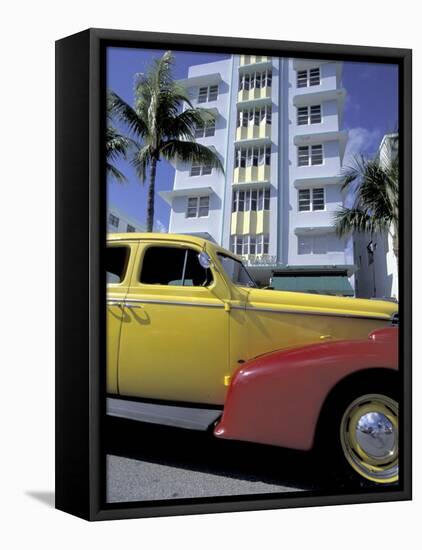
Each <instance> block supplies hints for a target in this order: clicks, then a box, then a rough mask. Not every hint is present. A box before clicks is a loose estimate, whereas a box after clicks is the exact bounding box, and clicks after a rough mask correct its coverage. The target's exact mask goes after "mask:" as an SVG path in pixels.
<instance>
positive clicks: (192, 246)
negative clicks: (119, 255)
mask: <svg viewBox="0 0 422 550" xmlns="http://www.w3.org/2000/svg"><path fill="white" fill-rule="evenodd" d="M141 245H142V247H143V248H142V250H141V251H140V256H139V262H138V266H137V269H136V272H135V273H134V278H133V283H135V284H136V286H139V287H143V288H145V289H153V288H156V289H160V290H161V289H183V290H184V291H185V289H189V291H190V292H196V291H197V290H198V289H201V290H204V289H207V290H213V289H214V288H215V286H216V284H217V277H216V271H215V270H214V269H212V266H211V267H210V268H209V269H210V271H211V275H212V282H211V284H209V285H206V286H202V285H161V284H151V283H143V282H142V281H141V273H142V267H143V265H144V259H145V254H146V252H147V250H148V249H149V248H152V247H155V248H157V247H158V248H183V249H190V250H193V251H194V252H195V253H196V254H199V253H200V252H202V251H203V248H201V247H200V246H199V245H195V244H194V243H188V242H173V241H160V242H141ZM198 261H199V260H198Z"/></svg>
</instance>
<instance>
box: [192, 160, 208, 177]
mask: <svg viewBox="0 0 422 550" xmlns="http://www.w3.org/2000/svg"><path fill="white" fill-rule="evenodd" d="M211 172H212V166H211V164H199V163H197V162H193V163H192V166H191V169H190V175H191V176H208V175H209V174H211Z"/></svg>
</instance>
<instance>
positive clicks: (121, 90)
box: [107, 48, 398, 230]
mask: <svg viewBox="0 0 422 550" xmlns="http://www.w3.org/2000/svg"><path fill="white" fill-rule="evenodd" d="M162 54H163V51H162V50H146V49H142V50H138V49H134V48H108V51H107V88H109V89H112V90H113V91H115V92H116V93H117V94H119V95H120V96H121V97H122V98H123V99H125V101H127V102H128V103H130V104H132V101H133V82H134V75H135V74H136V73H142V72H146V71H147V70H148V67H149V66H150V65H151V60H152V59H153V58H156V57H160V56H161V55H162ZM228 57H229V55H223V54H209V53H192V52H175V58H176V63H175V67H174V77H175V78H176V79H179V78H185V77H186V76H187V74H188V69H189V66H190V65H197V64H201V63H211V62H213V61H218V60H221V59H224V58H228ZM343 87H344V88H345V89H346V91H347V96H346V102H345V108H344V119H343V128H344V129H346V130H348V131H349V140H348V144H347V148H346V154H345V164H347V163H349V162H350V158H351V157H352V156H353V155H354V154H356V153H364V154H366V155H369V156H370V155H373V154H374V153H375V152H376V151H377V149H378V145H379V143H380V141H381V138H382V136H383V135H384V134H386V133H389V132H392V131H394V130H395V129H396V128H397V123H398V69H397V66H395V65H384V64H374V63H354V62H345V63H344V65H343ZM115 164H116V166H117V168H119V170H121V171H122V172H123V173H124V174H125V175H126V177H127V179H128V182H127V183H125V184H117V183H115V182H113V181H109V182H108V184H107V194H108V195H107V196H108V201H109V203H110V204H113V205H114V206H116V207H118V208H119V209H121V210H122V211H124V212H126V213H127V214H128V215H129V216H130V217H132V218H135V219H137V220H139V221H140V222H141V223H144V222H145V219H146V196H147V187H148V185H147V183H146V184H145V185H142V184H141V183H140V182H139V179H138V178H137V176H136V174H135V172H134V170H133V169H132V167H131V166H130V164H129V163H128V162H127V161H124V160H121V161H118V162H116V163H115ZM173 180H174V169H173V168H172V166H171V165H169V164H168V163H167V162H166V161H161V162H160V163H159V165H158V169H157V178H156V191H157V196H156V200H155V219H156V221H157V229H163V230H167V228H168V221H169V214H170V209H169V206H168V204H167V203H166V202H164V201H163V200H162V199H161V197H159V196H158V192H159V191H162V190H168V189H172V187H173Z"/></svg>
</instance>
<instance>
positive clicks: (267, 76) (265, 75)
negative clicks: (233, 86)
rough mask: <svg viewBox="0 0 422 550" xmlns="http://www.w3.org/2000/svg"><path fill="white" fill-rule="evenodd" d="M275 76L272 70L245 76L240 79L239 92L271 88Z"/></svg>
mask: <svg viewBox="0 0 422 550" xmlns="http://www.w3.org/2000/svg"><path fill="white" fill-rule="evenodd" d="M272 79H273V74H272V71H271V69H267V70H266V71H262V72H254V73H249V74H243V75H241V76H240V77H239V91H242V90H246V91H247V90H253V89H255V88H256V89H259V88H265V87H268V88H271V85H272Z"/></svg>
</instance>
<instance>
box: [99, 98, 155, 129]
mask: <svg viewBox="0 0 422 550" xmlns="http://www.w3.org/2000/svg"><path fill="white" fill-rule="evenodd" d="M107 110H108V113H109V115H110V116H111V117H115V118H117V119H118V120H119V121H120V122H123V123H124V124H125V125H126V126H127V127H128V128H129V130H130V131H131V132H133V133H134V134H135V135H136V136H138V137H141V136H144V135H145V134H146V133H147V132H148V128H147V126H146V124H145V120H143V119H142V117H140V116H139V115H138V113H137V112H136V111H135V109H133V108H132V107H131V106H130V105H129V104H128V103H126V101H125V100H124V99H122V98H121V97H120V96H119V95H117V94H116V93H115V92H113V91H112V90H109V92H108V94H107Z"/></svg>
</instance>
